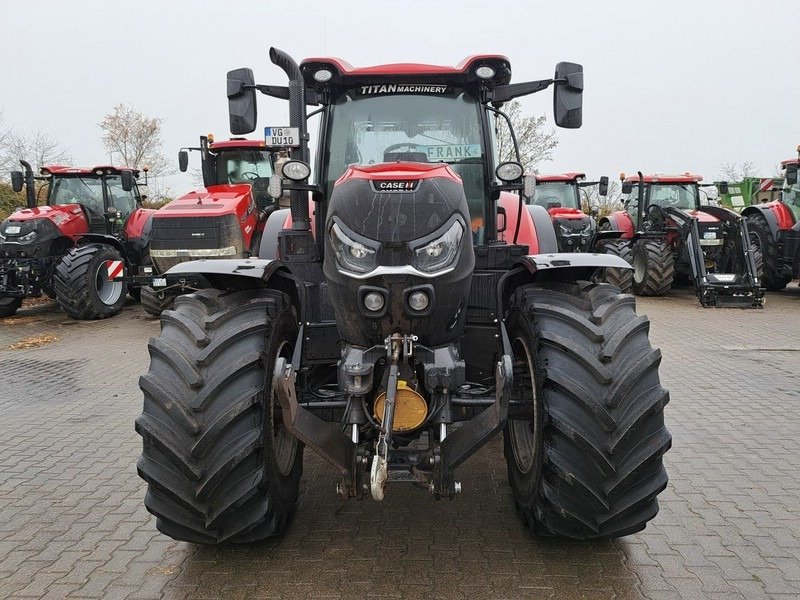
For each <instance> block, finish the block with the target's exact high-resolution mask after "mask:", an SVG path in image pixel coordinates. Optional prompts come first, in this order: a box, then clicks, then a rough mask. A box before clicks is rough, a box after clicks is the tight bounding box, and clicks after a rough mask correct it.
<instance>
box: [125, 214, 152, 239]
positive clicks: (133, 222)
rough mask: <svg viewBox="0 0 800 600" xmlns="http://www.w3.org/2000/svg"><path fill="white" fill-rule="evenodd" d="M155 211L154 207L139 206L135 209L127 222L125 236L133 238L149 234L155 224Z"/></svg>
mask: <svg viewBox="0 0 800 600" xmlns="http://www.w3.org/2000/svg"><path fill="white" fill-rule="evenodd" d="M155 212H156V211H155V209H152V208H137V209H136V210H135V211H133V212H132V213H131V216H130V217H128V221H127V222H126V223H125V237H126V238H128V239H129V240H131V239H135V238H141V237H145V236H149V234H150V228H151V226H152V224H153V222H152V221H151V219H152V218H153V215H154V214H155Z"/></svg>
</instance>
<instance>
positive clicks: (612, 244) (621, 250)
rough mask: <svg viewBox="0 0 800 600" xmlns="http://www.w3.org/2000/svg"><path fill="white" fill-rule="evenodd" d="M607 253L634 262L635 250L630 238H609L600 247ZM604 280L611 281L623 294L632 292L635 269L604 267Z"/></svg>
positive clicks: (629, 262) (630, 262)
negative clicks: (633, 250) (632, 249)
mask: <svg viewBox="0 0 800 600" xmlns="http://www.w3.org/2000/svg"><path fill="white" fill-rule="evenodd" d="M600 249H601V250H602V251H603V252H605V253H606V254H613V255H614V256H619V257H620V258H623V259H625V262H627V263H628V264H630V265H632V264H633V252H632V251H631V243H630V241H629V240H607V241H604V242H603V243H602V246H601V248H600ZM602 279H603V281H605V282H606V283H610V284H611V285H613V286H616V287H618V288H619V289H620V291H621V292H622V293H623V294H630V293H631V289H632V288H633V269H615V268H613V267H612V268H609V269H604V274H603V277H602Z"/></svg>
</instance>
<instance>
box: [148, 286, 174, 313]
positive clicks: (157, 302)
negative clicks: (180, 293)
mask: <svg viewBox="0 0 800 600" xmlns="http://www.w3.org/2000/svg"><path fill="white" fill-rule="evenodd" d="M140 289H141V290H142V295H141V298H140V300H139V301H140V302H141V304H142V308H143V309H144V310H145V312H146V313H147V314H148V315H151V316H153V317H160V316H161V313H162V312H164V311H165V310H171V309H172V307H173V306H174V304H175V298H176V297H177V294H171V293H169V292H168V291H166V290H162V291H156V290H154V289H153V288H152V287H150V286H149V285H144V286H142V287H141V288H140Z"/></svg>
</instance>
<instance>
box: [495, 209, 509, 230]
mask: <svg viewBox="0 0 800 600" xmlns="http://www.w3.org/2000/svg"><path fill="white" fill-rule="evenodd" d="M500 217H503V224H502V225H500ZM507 226H508V224H507V222H506V209H505V208H503V207H502V206H498V207H497V233H503V232H504V231H505V230H506V228H507Z"/></svg>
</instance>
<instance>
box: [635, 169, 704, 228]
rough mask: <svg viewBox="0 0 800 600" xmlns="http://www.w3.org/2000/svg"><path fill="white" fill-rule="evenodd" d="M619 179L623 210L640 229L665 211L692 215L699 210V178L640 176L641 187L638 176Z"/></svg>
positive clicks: (689, 174)
mask: <svg viewBox="0 0 800 600" xmlns="http://www.w3.org/2000/svg"><path fill="white" fill-rule="evenodd" d="M621 179H622V193H623V194H625V195H626V198H625V210H626V211H627V212H628V214H630V216H631V218H632V219H633V222H634V223H635V224H636V226H637V227H642V226H644V224H645V221H647V220H653V219H658V218H659V215H660V214H661V212H662V211H663V210H664V209H667V208H677V209H681V210H685V211H691V212H692V213H693V214H695V213H696V211H697V210H698V209H699V208H700V182H701V181H703V178H702V177H701V176H700V175H692V174H691V173H685V174H683V175H663V174H656V175H644V176H643V181H642V185H639V183H640V182H639V178H638V176H630V177H627V178H625V177H622V178H621ZM651 207H652V208H651ZM661 220H663V218H662V219H661Z"/></svg>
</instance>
